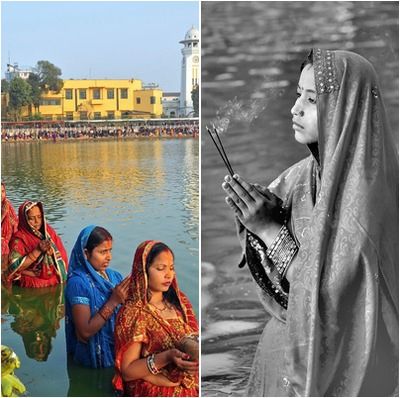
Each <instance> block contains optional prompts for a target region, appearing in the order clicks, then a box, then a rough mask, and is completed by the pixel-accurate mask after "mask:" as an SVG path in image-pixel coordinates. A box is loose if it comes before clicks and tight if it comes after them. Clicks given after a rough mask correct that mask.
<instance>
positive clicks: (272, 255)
mask: <svg viewBox="0 0 400 398" xmlns="http://www.w3.org/2000/svg"><path fill="white" fill-rule="evenodd" d="M297 251H298V247H297V245H296V242H295V241H294V240H293V238H292V237H291V235H290V232H289V230H288V229H287V228H286V226H285V225H282V227H281V229H280V230H279V233H278V235H277V237H276V238H275V239H274V241H273V242H272V244H271V246H270V247H269V248H268V250H267V252H266V256H267V257H268V258H269V259H270V260H271V261H272V263H273V264H274V265H275V267H276V269H277V270H278V272H279V273H280V274H281V275H284V274H285V272H286V269H287V267H288V266H289V264H290V262H291V261H292V259H293V257H294V256H295V255H296V253H297Z"/></svg>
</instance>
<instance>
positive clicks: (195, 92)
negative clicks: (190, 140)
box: [191, 85, 199, 117]
mask: <svg viewBox="0 0 400 398" xmlns="http://www.w3.org/2000/svg"><path fill="white" fill-rule="evenodd" d="M191 96H192V101H193V110H194V116H195V117H198V116H199V86H198V85H196V86H195V87H194V88H193V90H192V92H191Z"/></svg>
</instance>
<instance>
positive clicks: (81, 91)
mask: <svg viewBox="0 0 400 398" xmlns="http://www.w3.org/2000/svg"><path fill="white" fill-rule="evenodd" d="M79 99H86V90H82V89H80V90H79Z"/></svg>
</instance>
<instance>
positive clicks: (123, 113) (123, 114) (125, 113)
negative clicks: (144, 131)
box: [121, 111, 129, 119]
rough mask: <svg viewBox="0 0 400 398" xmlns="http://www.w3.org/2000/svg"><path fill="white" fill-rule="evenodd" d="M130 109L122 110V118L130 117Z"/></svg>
mask: <svg viewBox="0 0 400 398" xmlns="http://www.w3.org/2000/svg"><path fill="white" fill-rule="evenodd" d="M128 118H129V111H121V119H128Z"/></svg>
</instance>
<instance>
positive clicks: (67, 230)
mask: <svg viewBox="0 0 400 398" xmlns="http://www.w3.org/2000/svg"><path fill="white" fill-rule="evenodd" d="M198 162H199V148H198V140H197V139H193V138H185V139H151V140H150V139H143V140H139V139H135V140H129V139H127V140H104V141H103V140H102V141H95V142H91V141H74V142H73V141H70V142H56V143H54V142H39V143H37V142H31V143H22V142H21V143H4V144H2V180H3V181H4V182H5V183H6V185H7V193H8V197H9V199H10V200H11V202H12V203H13V205H14V206H15V207H18V206H19V205H20V204H21V203H22V202H23V201H24V200H25V199H27V198H31V199H34V200H35V199H36V200H39V199H40V200H41V201H42V202H43V203H44V207H45V211H46V214H47V218H48V221H49V223H50V224H51V226H52V227H54V229H55V230H56V231H57V233H58V234H59V235H60V236H61V238H62V240H63V243H64V245H65V248H66V250H67V253H68V254H69V253H71V249H72V247H73V245H74V243H75V240H76V238H77V236H78V234H79V232H80V231H81V230H82V228H83V227H85V226H86V225H88V224H97V225H101V226H103V227H105V228H106V229H107V230H109V231H110V232H111V234H112V236H113V241H114V244H113V260H112V263H111V267H113V268H114V269H116V270H118V271H119V272H121V274H122V275H124V276H126V275H128V274H129V273H130V271H131V267H132V261H133V255H134V251H135V249H136V247H137V246H138V244H139V243H140V242H142V241H143V240H145V239H157V240H161V241H164V242H165V243H167V244H168V245H169V246H170V247H171V248H172V249H173V250H174V253H175V263H176V271H177V273H178V277H179V280H180V288H181V289H182V290H183V291H184V292H186V293H187V294H188V296H189V298H190V300H191V302H192V304H193V306H194V308H195V311H196V313H198V302H199V300H198V285H199V284H198V274H199V272H198V264H199V261H198V258H199V249H198V245H199V236H198V229H199V225H198V223H199V193H198V183H199V181H198V179H199V170H198ZM24 299H25V296H24V298H22V299H21V300H24ZM27 299H29V298H27ZM9 300H10V297H9V296H5V297H4V299H3V300H2V307H4V308H5V311H4V316H3V317H2V320H3V324H2V341H3V342H4V343H5V344H9V346H11V347H13V348H15V350H17V351H18V355H19V356H20V359H21V364H22V365H21V366H23V367H24V371H25V372H26V374H27V375H28V376H29V378H30V380H31V382H30V384H27V388H28V390H29V394H30V395H36V396H44V395H50V396H65V395H66V394H67V391H68V388H69V393H68V394H70V395H80V396H90V395H92V394H93V395H95V396H101V395H108V396H110V395H111V394H112V390H111V385H110V380H111V378H110V377H109V375H108V373H107V370H99V371H98V372H96V375H95V373H93V377H92V378H90V377H91V376H90V375H89V374H88V372H85V371H84V370H82V369H81V368H80V367H79V366H76V365H74V364H71V363H68V366H67V360H66V349H65V336H64V329H63V327H61V333H57V335H56V336H55V337H53V338H52V346H53V349H52V352H51V354H50V355H49V356H48V358H47V361H42V362H41V363H40V364H38V363H37V361H36V360H32V359H30V357H29V355H30V354H29V350H27V351H26V354H24V353H23V351H24V347H18V345H20V343H21V338H20V335H19V334H18V331H16V330H14V329H13V326H12V325H11V323H12V322H13V321H14V319H13V316H12V315H9V314H8V312H7V311H8V308H9V306H10V303H9ZM62 322H63V321H62ZM32 336H33V337H35V338H36V337H37V336H36V335H32ZM43 336H44V334H41V335H39V336H38V337H39V339H40V340H41V341H42V340H43V339H44V337H43ZM27 345H29V344H28V343H27ZM35 349H36V350H39V348H35ZM42 350H43V352H44V351H45V350H44V347H43V348H42ZM33 362H34V365H33V364H32V363H33ZM67 372H68V375H67ZM41 374H46V375H49V377H50V378H51V384H50V383H49V384H46V385H44V384H43V382H42V381H41V378H40V375H41ZM82 378H83V379H82ZM89 379H90V382H89ZM82 380H83V381H85V380H86V381H87V383H86V384H85V383H83V382H82ZM96 380H97V381H96ZM91 382H93V383H91ZM68 383H70V384H68ZM68 385H69V387H68ZM96 386H97V387H96ZM104 386H105V387H104ZM107 386H108V387H109V388H110V389H109V390H107Z"/></svg>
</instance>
